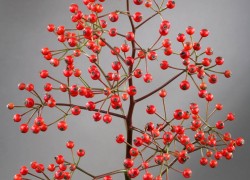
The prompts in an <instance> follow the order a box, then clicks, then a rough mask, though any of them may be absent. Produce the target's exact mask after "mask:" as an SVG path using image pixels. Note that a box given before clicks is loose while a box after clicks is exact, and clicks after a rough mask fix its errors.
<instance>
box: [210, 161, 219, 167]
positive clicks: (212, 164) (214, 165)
mask: <svg viewBox="0 0 250 180" xmlns="http://www.w3.org/2000/svg"><path fill="white" fill-rule="evenodd" d="M209 165H210V167H211V168H216V167H217V166H218V162H217V161H216V160H211V161H210V163H209Z"/></svg>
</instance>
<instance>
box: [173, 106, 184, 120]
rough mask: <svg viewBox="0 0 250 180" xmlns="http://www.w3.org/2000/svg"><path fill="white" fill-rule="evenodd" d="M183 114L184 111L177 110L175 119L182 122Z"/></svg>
mask: <svg viewBox="0 0 250 180" xmlns="http://www.w3.org/2000/svg"><path fill="white" fill-rule="evenodd" d="M183 114H184V113H183V111H182V110H181V109H176V110H175V111H174V118H175V119H176V120H181V119H182V116H183Z"/></svg>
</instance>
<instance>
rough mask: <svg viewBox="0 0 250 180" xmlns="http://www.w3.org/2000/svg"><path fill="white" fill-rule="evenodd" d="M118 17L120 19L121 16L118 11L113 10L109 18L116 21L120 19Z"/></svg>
mask: <svg viewBox="0 0 250 180" xmlns="http://www.w3.org/2000/svg"><path fill="white" fill-rule="evenodd" d="M118 19H119V16H118V14H117V13H116V12H112V13H110V14H109V20H110V21H111V22H116V21H118Z"/></svg>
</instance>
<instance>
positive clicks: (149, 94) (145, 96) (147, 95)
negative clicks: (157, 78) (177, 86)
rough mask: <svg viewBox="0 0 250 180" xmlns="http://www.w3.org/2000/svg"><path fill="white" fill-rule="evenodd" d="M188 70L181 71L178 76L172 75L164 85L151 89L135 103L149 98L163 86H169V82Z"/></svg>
mask: <svg viewBox="0 0 250 180" xmlns="http://www.w3.org/2000/svg"><path fill="white" fill-rule="evenodd" d="M185 71H186V70H183V71H181V72H180V73H179V74H177V75H176V76H174V77H172V78H171V79H170V80H168V81H167V82H165V83H164V84H163V85H161V86H160V87H158V88H156V89H155V90H153V91H151V92H150V93H148V94H146V95H144V96H142V97H140V98H138V99H136V100H135V103H138V102H140V101H142V100H144V99H146V98H148V97H149V96H151V95H153V94H154V93H156V92H158V91H159V90H161V89H162V88H164V87H165V86H167V85H168V84H169V83H171V82H172V81H174V80H175V79H176V78H178V77H179V76H180V75H182V74H183V73H184V72H185Z"/></svg>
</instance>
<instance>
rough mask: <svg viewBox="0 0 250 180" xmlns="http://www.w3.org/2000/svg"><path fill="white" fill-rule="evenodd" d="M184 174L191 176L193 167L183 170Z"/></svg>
mask: <svg viewBox="0 0 250 180" xmlns="http://www.w3.org/2000/svg"><path fill="white" fill-rule="evenodd" d="M182 175H183V177H184V178H190V177H191V176H192V171H191V169H188V168H186V169H184V171H183V172H182Z"/></svg>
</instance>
